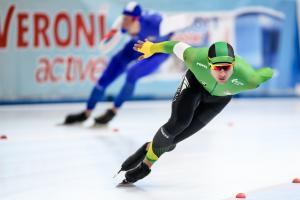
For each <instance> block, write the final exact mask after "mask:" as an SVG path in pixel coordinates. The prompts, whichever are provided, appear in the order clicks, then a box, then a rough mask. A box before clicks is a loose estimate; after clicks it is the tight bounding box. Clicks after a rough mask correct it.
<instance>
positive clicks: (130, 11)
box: [123, 1, 142, 17]
mask: <svg viewBox="0 0 300 200" xmlns="http://www.w3.org/2000/svg"><path fill="white" fill-rule="evenodd" d="M123 15H127V16H133V17H139V16H141V15H142V7H141V6H140V5H139V4H138V3H137V2H134V1H131V2H129V3H128V4H127V5H126V7H125V8H124V10H123Z"/></svg>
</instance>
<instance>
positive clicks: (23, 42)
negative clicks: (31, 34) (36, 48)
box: [17, 13, 28, 47]
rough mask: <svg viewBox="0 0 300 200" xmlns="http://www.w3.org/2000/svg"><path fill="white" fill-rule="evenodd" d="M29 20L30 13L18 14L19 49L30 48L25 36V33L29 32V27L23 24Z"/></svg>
mask: <svg viewBox="0 0 300 200" xmlns="http://www.w3.org/2000/svg"><path fill="white" fill-rule="evenodd" d="M27 19H28V13H19V14H18V30H17V35H18V37H17V38H18V43H17V46H18V47H27V46H28V41H27V40H25V38H24V36H25V33H27V32H28V26H25V25H24V24H23V22H24V21H25V20H27Z"/></svg>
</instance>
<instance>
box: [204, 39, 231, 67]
mask: <svg viewBox="0 0 300 200" xmlns="http://www.w3.org/2000/svg"><path fill="white" fill-rule="evenodd" d="M234 59H235V57H234V51H233V48H232V46H231V45H230V44H229V43H227V42H216V43H214V44H212V45H211V46H210V47H209V49H208V61H209V63H211V64H216V63H233V62H234Z"/></svg>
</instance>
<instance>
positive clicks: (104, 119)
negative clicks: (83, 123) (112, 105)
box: [95, 109, 116, 125]
mask: <svg viewBox="0 0 300 200" xmlns="http://www.w3.org/2000/svg"><path fill="white" fill-rule="evenodd" d="M115 115H116V113H115V112H114V111H113V110H112V109H108V110H107V111H106V112H105V113H104V114H103V115H101V116H99V117H97V118H95V124H99V125H105V124H107V123H108V122H109V121H110V120H112V119H113V118H114V116H115Z"/></svg>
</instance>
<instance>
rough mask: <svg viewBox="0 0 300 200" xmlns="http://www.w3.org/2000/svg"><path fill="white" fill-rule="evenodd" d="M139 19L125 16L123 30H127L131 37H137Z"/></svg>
mask: <svg viewBox="0 0 300 200" xmlns="http://www.w3.org/2000/svg"><path fill="white" fill-rule="evenodd" d="M138 19H139V18H138V17H133V16H128V15H123V20H122V28H123V29H125V30H126V31H127V32H128V33H129V34H130V35H136V34H137V33H138V31H139V30H138V26H137V24H138V22H139V20H138Z"/></svg>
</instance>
